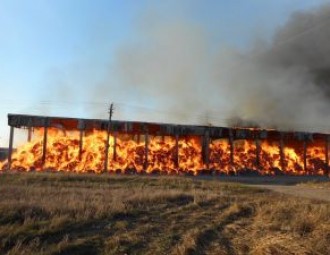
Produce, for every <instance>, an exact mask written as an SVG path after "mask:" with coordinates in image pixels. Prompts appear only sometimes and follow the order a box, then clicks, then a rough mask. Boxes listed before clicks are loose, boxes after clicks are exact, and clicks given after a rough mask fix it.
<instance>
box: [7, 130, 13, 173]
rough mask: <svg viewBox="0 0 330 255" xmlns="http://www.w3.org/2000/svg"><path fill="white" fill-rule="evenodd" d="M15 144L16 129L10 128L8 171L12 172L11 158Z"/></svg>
mask: <svg viewBox="0 0 330 255" xmlns="http://www.w3.org/2000/svg"><path fill="white" fill-rule="evenodd" d="M13 142H14V127H13V126H10V133H9V148H8V167H7V170H11V156H12V153H13Z"/></svg>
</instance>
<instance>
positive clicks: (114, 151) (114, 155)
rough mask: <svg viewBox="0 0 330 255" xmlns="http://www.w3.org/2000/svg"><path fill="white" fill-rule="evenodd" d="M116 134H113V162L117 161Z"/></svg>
mask: <svg viewBox="0 0 330 255" xmlns="http://www.w3.org/2000/svg"><path fill="white" fill-rule="evenodd" d="M117 135H118V134H117V132H114V133H113V160H114V161H116V160H117Z"/></svg>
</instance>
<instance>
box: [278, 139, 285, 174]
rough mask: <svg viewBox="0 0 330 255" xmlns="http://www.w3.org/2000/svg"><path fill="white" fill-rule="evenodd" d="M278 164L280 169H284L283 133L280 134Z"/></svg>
mask: <svg viewBox="0 0 330 255" xmlns="http://www.w3.org/2000/svg"><path fill="white" fill-rule="evenodd" d="M279 149H280V165H281V170H282V171H285V164H284V161H285V155H284V139H283V134H282V133H281V134H280V148H279Z"/></svg>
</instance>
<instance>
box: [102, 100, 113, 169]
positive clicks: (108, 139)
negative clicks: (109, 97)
mask: <svg viewBox="0 0 330 255" xmlns="http://www.w3.org/2000/svg"><path fill="white" fill-rule="evenodd" d="M113 110H114V107H113V103H111V104H110V107H109V122H108V129H107V141H106V144H105V160H104V172H107V171H108V158H109V157H108V153H109V142H110V131H111V119H112V115H113Z"/></svg>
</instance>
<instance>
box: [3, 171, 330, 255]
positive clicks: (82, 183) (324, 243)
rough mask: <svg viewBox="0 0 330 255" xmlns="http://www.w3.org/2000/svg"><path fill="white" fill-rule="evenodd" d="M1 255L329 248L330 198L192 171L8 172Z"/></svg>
mask: <svg viewBox="0 0 330 255" xmlns="http://www.w3.org/2000/svg"><path fill="white" fill-rule="evenodd" d="M0 189H1V190H0V192H1V194H0V254H281V255H282V254H330V245H329V244H330V204H329V203H327V202H322V201H316V200H308V199H302V198H295V197H290V196H288V195H280V194H277V193H273V192H271V191H266V190H262V189H257V188H252V187H248V186H244V185H242V184H230V183H223V182H218V181H216V180H201V179H197V178H188V177H165V176H158V177H151V176H148V177H147V176H118V175H117V176H116V175H92V174H88V175H74V174H61V173H56V174H54V173H17V174H8V173H7V174H1V175H0Z"/></svg>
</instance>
